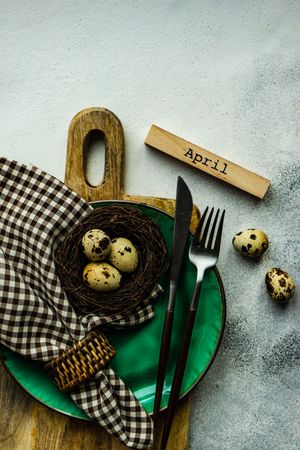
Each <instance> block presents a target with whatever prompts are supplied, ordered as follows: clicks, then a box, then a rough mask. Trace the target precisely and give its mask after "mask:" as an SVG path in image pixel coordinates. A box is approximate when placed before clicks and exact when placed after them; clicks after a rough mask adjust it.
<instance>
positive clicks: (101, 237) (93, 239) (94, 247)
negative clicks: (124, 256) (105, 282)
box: [81, 228, 110, 261]
mask: <svg viewBox="0 0 300 450" xmlns="http://www.w3.org/2000/svg"><path fill="white" fill-rule="evenodd" d="M81 242H82V247H83V252H84V254H85V255H86V256H87V258H88V259H90V260H91V261H103V259H105V258H106V256H107V255H108V253H109V252H110V239H109V236H108V235H107V234H106V233H105V232H104V231H102V230H99V229H96V228H95V229H92V230H89V231H87V232H86V233H85V235H84V236H83V238H82V241H81Z"/></svg>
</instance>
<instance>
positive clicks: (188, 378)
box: [1, 202, 225, 419]
mask: <svg viewBox="0 0 300 450" xmlns="http://www.w3.org/2000/svg"><path fill="white" fill-rule="evenodd" d="M109 203H111V202H97V203H95V204H94V205H93V206H95V207H103V206H105V205H107V204H109ZM123 203H124V202H123ZM134 206H136V207H137V208H139V209H140V210H141V211H142V212H143V213H145V214H147V216H149V217H151V218H152V219H153V220H155V221H156V222H157V223H158V224H159V226H160V229H161V232H162V234H163V236H164V238H165V240H166V243H167V246H168V249H169V251H171V248H172V236H173V223H174V221H173V218H172V217H171V216H169V215H168V214H166V213H165V212H163V211H161V210H158V209H156V208H152V207H148V206H142V205H134ZM191 238H192V236H190V241H191ZM195 275H196V271H195V268H194V266H193V265H192V264H191V263H190V262H189V259H188V256H187V252H186V255H185V261H184V264H183V270H182V275H181V279H180V283H179V288H178V294H177V299H176V309H175V317H174V329H173V334H172V342H171V349H170V359H169V366H168V370H167V375H166V380H165V385H164V390H163V396H162V409H164V408H165V407H166V405H167V402H168V396H169V393H170V390H171V383H172V375H173V370H174V365H175V361H176V354H177V349H178V346H179V344H180V341H181V337H182V331H183V326H184V318H185V317H186V312H187V309H188V306H189V302H190V300H191V296H192V293H193V287H194V282H195ZM160 282H161V285H162V287H163V288H164V293H163V294H161V295H160V297H159V298H158V299H156V300H155V301H154V306H155V317H154V318H153V319H152V320H150V321H149V322H148V323H146V324H143V325H139V326H136V327H134V328H132V329H130V330H128V329H124V330H112V331H110V332H109V333H108V332H106V334H107V336H108V338H109V340H110V341H111V343H112V344H113V345H114V347H115V348H116V350H117V356H116V357H115V359H114V360H113V361H112V363H111V367H112V368H113V369H114V370H115V372H116V373H118V375H119V376H120V377H121V378H122V379H123V380H124V382H125V383H126V384H127V385H128V386H129V387H130V389H131V390H132V391H133V392H134V394H135V396H136V397H137V398H138V400H139V401H140V402H141V403H142V405H143V406H144V408H145V409H146V410H147V411H148V412H149V413H152V412H153V404H154V394H155V381H156V369H157V362H158V353H159V345H160V339H161V334H162V328H163V323H164V315H165V308H166V302H167V298H168V276H167V274H166V275H164V276H163V277H162V279H161V280H160ZM224 322H225V295H224V289H223V285H222V281H221V278H220V276H219V273H218V271H217V270H212V271H209V272H208V273H207V274H206V276H205V279H204V280H203V285H202V290H201V297H200V301H199V307H198V311H197V316H196V322H195V327H194V332H193V336H192V342H191V347H190V353H189V357H188V361H187V366H186V371H185V376H184V380H183V384H182V390H181V396H184V395H186V394H187V393H188V392H189V391H190V390H191V389H192V388H193V387H194V386H195V385H196V384H197V383H198V382H199V381H200V380H201V378H202V377H203V376H204V374H205V373H206V372H207V370H208V368H209V367H210V365H211V363H212V361H213V359H214V357H215V355H216V353H217V350H218V348H219V345H220V341H221V338H222V334H223V328H224ZM1 352H2V355H3V359H4V365H5V367H6V368H7V370H8V371H9V372H10V374H11V375H12V377H13V378H14V379H15V380H16V381H17V382H18V383H19V384H20V385H21V386H22V387H23V388H24V389H25V391H26V392H28V393H29V394H30V395H31V396H33V397H34V398H36V399H37V400H39V401H40V402H41V403H43V404H44V405H46V406H48V407H50V408H52V409H55V410H56V411H60V412H62V413H64V414H67V415H70V416H73V417H76V418H82V419H88V418H87V416H86V415H85V414H84V413H83V412H82V411H81V410H80V409H79V408H77V406H76V405H75V404H74V402H73V401H72V400H71V398H70V397H69V396H68V395H67V394H63V393H61V392H60V391H59V390H58V389H57V388H56V386H55V385H54V384H53V383H52V382H51V381H50V379H49V378H48V376H47V374H46V373H45V371H44V369H43V365H42V364H41V363H39V362H36V361H31V360H28V359H25V358H24V357H21V356H19V355H18V354H16V353H13V352H11V351H10V350H8V349H6V348H2V350H1Z"/></svg>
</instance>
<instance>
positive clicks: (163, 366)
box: [153, 310, 174, 424]
mask: <svg viewBox="0 0 300 450" xmlns="http://www.w3.org/2000/svg"><path fill="white" fill-rule="evenodd" d="M173 320H174V311H173V310H167V311H166V315H165V321H164V328H163V334H162V339H161V346H160V353H159V362H158V369H157V378H156V391H155V399H154V411H153V422H154V424H155V423H156V422H157V419H158V415H159V411H160V403H161V397H162V391H163V387H164V380H165V374H166V370H167V364H168V355H169V349H170V343H171V334H172V327H173Z"/></svg>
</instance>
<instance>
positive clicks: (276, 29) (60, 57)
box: [0, 0, 300, 450]
mask: <svg viewBox="0 0 300 450" xmlns="http://www.w3.org/2000/svg"><path fill="white" fill-rule="evenodd" d="M0 7H1V15H0V24H1V25H0V55H1V77H0V83H1V90H0V96H1V108H0V124H1V127H0V147H1V154H2V155H3V156H6V157H9V158H13V159H16V160H18V161H20V162H24V163H33V164H35V165H36V166H39V167H40V168H42V169H44V170H46V171H48V172H49V173H51V174H53V175H55V176H57V177H58V178H60V179H63V177H64V167H65V149H66V140H67V129H68V126H69V123H70V120H71V119H72V117H73V116H74V115H75V114H76V113H77V112H78V111H79V110H81V109H83V108H85V107H88V106H103V107H106V108H108V109H111V110H112V111H113V112H114V113H115V114H116V115H117V116H118V117H119V118H120V120H121V121H122V123H123V126H124V131H125V139H126V163H125V191H126V192H128V193H132V194H141V195H156V196H165V197H172V198H173V197H174V195H175V186H176V179H177V175H181V176H182V177H183V178H184V179H185V180H186V181H187V183H188V184H189V186H190V189H191V191H192V194H193V197H194V202H195V203H196V204H197V205H198V206H199V207H200V209H202V208H203V207H204V206H206V205H215V206H217V207H225V208H226V210H227V214H226V222H225V230H224V239H223V246H222V251H221V257H220V262H219V265H218V267H219V271H220V273H221V275H222V278H223V282H224V286H225V290H226V296H227V322H226V329H225V335H224V339H223V342H222V346H221V348H220V351H219V353H218V355H217V358H216V360H215V362H214V364H213V366H212V367H211V369H210V370H209V372H208V373H207V375H206V377H205V379H204V380H203V382H202V383H201V384H200V385H199V386H198V387H197V388H196V389H195V390H194V391H193V393H192V400H193V401H192V417H191V426H190V449H191V450H198V449H199V450H200V449H202V450H227V449H233V450H254V449H259V450H283V449H284V450H285V449H286V450H296V449H298V448H299V445H300V444H299V442H300V434H299V415H300V413H299V411H300V408H299V407H300V404H299V403H300V402H299V400H300V381H299V368H300V359H299V354H300V350H299V345H300V331H299V319H300V304H299V293H296V295H295V297H294V298H293V300H292V301H291V302H290V304H289V305H288V306H287V307H285V308H282V307H278V305H276V304H274V303H273V302H272V301H271V299H270V298H269V297H268V295H267V293H266V289H265V285H264V276H265V273H266V271H267V269H268V268H269V267H276V266H277V267H281V268H283V269H285V270H287V271H288V272H290V274H291V275H292V276H293V277H294V279H295V281H296V286H297V289H298V292H299V253H300V248H299V235H300V229H299V199H300V194H299V192H300V190H299V168H300V156H299V147H300V145H299V144H300V140H299V93H300V86H299V75H300V67H299V44H300V32H299V19H300V3H299V1H281V0H269V1H265V2H261V1H258V0H253V1H234V0H227V1H225V0H219V1H217V0H213V1H212V0H209V1H208V0H199V1H197V0H194V1H182V2H180V1H170V0H166V1H151V2H150V1H149V2H148V1H146V0H140V1H129V2H123V1H109V2H105V1H95V0H89V1H87V0H82V1H78V0H74V1H72V2H71V1H69V2H62V1H59V0H52V1H51V2H45V1H33V0H32V1H23V2H18V1H15V0H11V1H7V0H2V1H1V2H0ZM152 123H155V124H157V125H159V126H161V127H163V128H166V129H167V130H169V131H171V132H173V133H175V134H178V135H179V136H182V137H184V138H186V139H188V140H190V141H192V142H194V143H195V144H198V145H200V146H202V147H206V148H208V149H210V150H212V151H214V152H216V153H218V154H220V155H222V156H223V157H225V158H227V159H229V160H232V161H234V162H236V163H238V164H240V165H242V166H244V167H246V168H248V169H250V170H252V171H254V172H257V173H259V174H260V175H263V176H265V177H267V178H269V179H270V180H271V181H272V185H271V188H270V189H269V191H268V193H267V195H266V197H265V199H264V200H262V201H259V200H256V199H255V198H253V197H251V196H250V195H248V194H245V193H243V192H241V191H239V190H238V189H236V188H233V187H230V186H226V185H225V184H224V183H221V182H219V181H217V180H216V179H213V178H212V177H209V176H208V175H205V174H203V173H201V172H199V171H197V170H195V169H193V168H191V167H189V166H187V165H184V164H183V163H180V162H178V161H176V160H173V159H172V158H168V157H166V156H164V155H162V154H160V153H159V152H156V151H155V150H150V149H147V148H146V147H145V145H144V143H143V142H144V138H145V136H146V134H147V131H148V129H149V127H150V125H151V124H152ZM94 163H95V155H94V154H93V152H92V151H91V154H90V169H89V170H90V173H91V175H90V176H91V177H92V176H94V175H93V169H92V167H93V164H94ZM248 227H257V228H261V229H263V230H264V231H265V232H266V233H267V234H268V236H269V239H270V248H269V251H268V252H267V254H265V256H264V257H263V258H262V259H261V260H260V261H259V262H253V261H248V260H245V259H243V258H241V257H240V255H239V254H237V253H236V252H235V251H234V250H233V248H232V246H231V239H232V237H233V235H234V234H235V233H236V232H237V231H239V230H241V229H244V228H248Z"/></svg>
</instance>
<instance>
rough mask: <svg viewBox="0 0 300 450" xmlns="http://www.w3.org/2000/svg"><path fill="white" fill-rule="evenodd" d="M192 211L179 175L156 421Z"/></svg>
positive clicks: (188, 196)
mask: <svg viewBox="0 0 300 450" xmlns="http://www.w3.org/2000/svg"><path fill="white" fill-rule="evenodd" d="M192 211H193V199H192V195H191V193H190V190H189V188H188V186H187V185H186V183H185V182H184V180H183V179H182V178H181V177H178V179H177V191H176V205H175V220H174V231H173V248H172V258H171V268H170V291H169V299H168V304H167V309H166V315H165V321H164V328H163V333H162V339H161V347H160V354H159V362H158V369H157V379H156V391H155V400H154V411H153V421H154V424H155V423H156V422H157V418H158V414H159V411H160V403H161V396H162V391H163V386H164V379H165V374H166V369H167V362H168V354H169V349H170V341H171V334H172V326H173V319H174V309H175V301H176V289H177V284H178V279H179V274H180V269H181V265H182V260H183V255H184V250H185V246H186V242H187V239H188V235H189V228H190V223H191V217H192Z"/></svg>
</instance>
